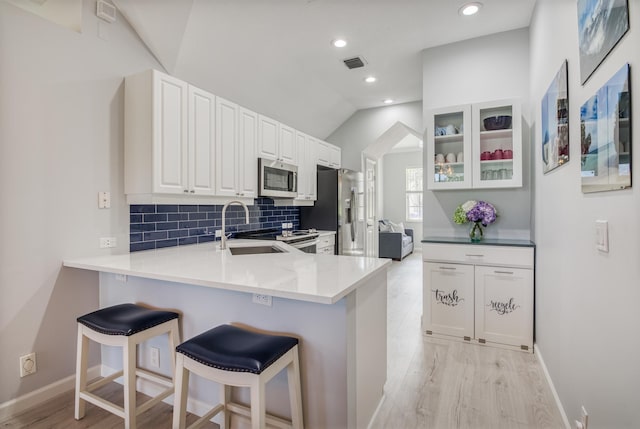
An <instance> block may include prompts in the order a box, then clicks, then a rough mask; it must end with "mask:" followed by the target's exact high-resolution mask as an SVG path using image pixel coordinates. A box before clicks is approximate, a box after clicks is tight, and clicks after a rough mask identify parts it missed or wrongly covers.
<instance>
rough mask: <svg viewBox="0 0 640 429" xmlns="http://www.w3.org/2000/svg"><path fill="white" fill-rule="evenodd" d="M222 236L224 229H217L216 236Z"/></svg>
mask: <svg viewBox="0 0 640 429" xmlns="http://www.w3.org/2000/svg"><path fill="white" fill-rule="evenodd" d="M220 237H222V230H221V229H216V238H220Z"/></svg>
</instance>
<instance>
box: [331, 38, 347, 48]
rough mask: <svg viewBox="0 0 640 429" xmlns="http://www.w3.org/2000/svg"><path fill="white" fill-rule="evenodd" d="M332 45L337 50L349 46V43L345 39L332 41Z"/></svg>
mask: <svg viewBox="0 0 640 429" xmlns="http://www.w3.org/2000/svg"><path fill="white" fill-rule="evenodd" d="M331 44H332V45H333V46H335V47H336V48H344V47H345V46H347V41H346V40H344V39H335V40H332V41H331Z"/></svg>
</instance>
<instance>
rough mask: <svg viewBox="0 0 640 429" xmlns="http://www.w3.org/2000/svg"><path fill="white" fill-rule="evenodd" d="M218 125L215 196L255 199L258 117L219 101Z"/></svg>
mask: <svg viewBox="0 0 640 429" xmlns="http://www.w3.org/2000/svg"><path fill="white" fill-rule="evenodd" d="M216 124H217V126H216V130H217V134H216V184H217V186H216V195H218V196H229V197H247V198H253V197H255V196H256V195H257V184H258V179H257V178H258V158H257V156H256V143H257V134H258V115H257V113H255V112H252V111H250V110H247V109H245V108H243V107H240V106H238V105H237V104H235V103H233V102H231V101H228V100H225V99H223V98H220V97H218V99H217V107H216Z"/></svg>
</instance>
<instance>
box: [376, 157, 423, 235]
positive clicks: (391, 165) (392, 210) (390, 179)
mask: <svg viewBox="0 0 640 429" xmlns="http://www.w3.org/2000/svg"><path fill="white" fill-rule="evenodd" d="M383 160H384V162H383V166H382V170H383V176H384V181H383V184H382V187H383V195H384V199H383V209H382V218H384V219H389V220H391V221H392V222H395V223H398V222H403V223H404V226H405V228H413V237H414V240H415V243H416V246H419V242H420V240H422V222H408V221H407V220H406V213H405V212H406V198H405V195H406V194H405V191H406V180H405V170H406V169H407V168H409V167H418V168H419V167H422V151H413V152H391V153H388V154H386V155H385V156H384V157H383ZM424 216H429V213H428V212H427V213H424Z"/></svg>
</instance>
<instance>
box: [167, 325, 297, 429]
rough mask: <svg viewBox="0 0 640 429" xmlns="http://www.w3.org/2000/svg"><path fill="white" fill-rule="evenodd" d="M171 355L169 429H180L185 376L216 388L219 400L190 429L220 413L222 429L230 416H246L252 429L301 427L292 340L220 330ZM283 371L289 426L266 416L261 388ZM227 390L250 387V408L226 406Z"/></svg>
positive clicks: (223, 327)
mask: <svg viewBox="0 0 640 429" xmlns="http://www.w3.org/2000/svg"><path fill="white" fill-rule="evenodd" d="M176 351H177V353H176V355H177V359H176V377H175V389H176V390H175V395H174V410H173V427H174V429H177V428H179V429H184V428H185V424H186V407H187V392H188V387H189V374H190V372H193V373H194V374H197V375H199V376H201V377H204V378H206V379H209V380H212V381H215V382H217V383H219V384H220V401H221V402H220V403H219V404H218V405H216V406H215V407H214V408H212V409H211V410H210V411H209V412H208V413H206V414H205V415H204V416H202V417H201V418H200V419H199V420H197V421H196V422H194V423H193V424H192V425H191V426H189V428H190V429H193V428H196V427H199V426H200V425H201V424H203V423H206V422H207V421H209V420H210V419H212V418H213V417H214V416H215V415H217V414H218V413H220V412H222V413H223V418H222V424H221V426H220V427H221V428H222V429H226V428H228V427H229V423H230V417H231V413H236V414H240V415H243V416H245V417H250V418H251V425H252V428H253V429H258V428H259V429H262V428H264V427H265V425H266V424H269V425H275V426H278V427H292V428H295V429H298V428H300V429H301V428H302V427H303V424H302V393H301V388H300V367H299V362H298V339H297V338H293V337H288V336H282V335H267V334H262V333H257V332H253V331H249V330H246V329H243V328H240V327H237V326H233V325H221V326H218V327H216V328H213V329H211V330H209V331H206V332H204V333H202V334H200V335H198V336H196V337H194V338H192V339H190V340H188V341H185V342H184V343H182V344H180V345H179V346H178V347H177V348H176ZM285 368H286V369H287V379H288V382H289V401H290V403H291V420H290V421H289V420H284V419H281V418H278V417H275V416H271V415H268V414H266V410H265V385H266V384H267V382H268V381H269V380H271V379H272V378H273V377H275V376H276V375H277V374H278V373H279V372H280V371H282V370H283V369H285ZM231 386H235V387H249V388H250V390H251V407H247V406H244V405H241V404H238V403H235V402H231V401H230V396H231Z"/></svg>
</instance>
